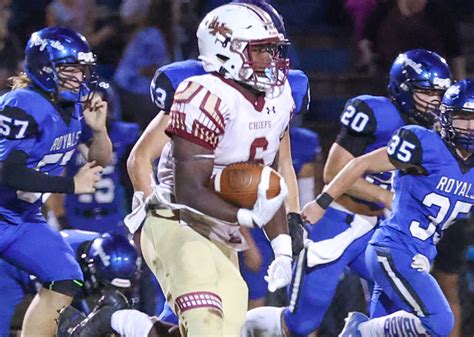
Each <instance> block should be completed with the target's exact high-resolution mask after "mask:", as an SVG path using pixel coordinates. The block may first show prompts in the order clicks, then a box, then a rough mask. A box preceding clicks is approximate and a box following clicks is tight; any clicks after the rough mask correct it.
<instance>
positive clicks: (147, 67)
mask: <svg viewBox="0 0 474 337" xmlns="http://www.w3.org/2000/svg"><path fill="white" fill-rule="evenodd" d="M146 12H147V13H148V14H147V17H146V20H144V21H142V24H141V25H140V26H139V27H138V28H137V30H136V33H135V34H134V35H133V37H132V39H131V40H130V41H129V43H128V45H127V47H126V49H125V52H124V54H123V56H122V59H121V61H120V63H119V65H118V67H117V70H116V72H115V75H114V79H115V81H116V83H117V85H118V87H119V90H120V94H121V99H122V110H123V118H124V120H125V121H129V122H135V123H138V124H139V125H140V126H141V128H142V129H144V128H145V127H146V125H148V123H149V122H150V121H151V120H152V119H153V117H154V116H155V115H156V113H157V110H156V107H155V105H154V104H153V103H152V101H151V99H150V91H149V90H150V81H151V79H152V78H153V75H154V73H155V70H156V69H158V67H160V66H161V65H163V64H166V63H168V62H170V60H171V59H172V58H173V48H174V39H173V34H172V26H173V20H172V2H171V1H170V0H151V1H150V6H149V8H148V9H147V10H146ZM137 107H139V109H137Z"/></svg>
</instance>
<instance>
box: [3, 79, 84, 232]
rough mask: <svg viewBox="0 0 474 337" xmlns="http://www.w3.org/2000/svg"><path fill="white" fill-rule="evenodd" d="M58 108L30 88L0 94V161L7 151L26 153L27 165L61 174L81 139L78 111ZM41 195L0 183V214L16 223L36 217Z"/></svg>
mask: <svg viewBox="0 0 474 337" xmlns="http://www.w3.org/2000/svg"><path fill="white" fill-rule="evenodd" d="M70 108H71V109H70V110H71V111H61V112H60V111H59V110H58V107H57V106H55V105H53V104H52V103H51V102H50V101H49V100H48V99H47V98H46V97H45V96H43V95H42V94H40V93H39V92H38V91H35V90H34V89H30V88H24V89H18V90H13V91H10V92H8V93H6V94H5V95H3V96H2V97H0V118H1V122H0V125H1V127H0V134H1V137H0V160H5V159H6V158H7V157H8V156H9V154H10V152H11V151H13V150H18V151H23V152H25V153H26V154H27V155H28V159H27V163H26V164H27V167H28V168H33V169H36V170H38V171H40V172H44V173H45V174H48V175H53V176H59V175H61V173H62V171H63V168H64V165H66V163H67V162H68V160H69V159H70V158H71V156H72V154H73V152H74V150H75V148H76V145H77V144H78V143H79V142H80V141H83V140H84V139H82V136H81V130H82V122H81V119H82V110H81V106H80V105H79V104H76V105H74V106H71V107H70ZM41 196H42V194H41V193H32V192H23V191H17V190H15V189H13V188H11V187H7V186H4V185H2V186H0V214H1V215H2V216H3V217H4V218H5V219H6V220H7V221H9V222H12V223H20V222H24V221H27V220H28V219H32V218H33V217H36V216H37V215H38V213H39V211H40V206H41V204H42V200H41V199H42V198H41Z"/></svg>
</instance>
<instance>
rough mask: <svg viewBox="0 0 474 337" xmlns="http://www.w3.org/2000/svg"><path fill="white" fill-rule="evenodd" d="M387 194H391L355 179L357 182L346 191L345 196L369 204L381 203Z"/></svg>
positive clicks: (365, 181)
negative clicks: (368, 202)
mask: <svg viewBox="0 0 474 337" xmlns="http://www.w3.org/2000/svg"><path fill="white" fill-rule="evenodd" d="M387 193H392V192H390V191H387V190H385V189H383V188H381V187H379V186H376V185H374V184H371V183H369V182H368V181H367V180H365V179H363V178H359V179H357V181H356V182H355V183H354V184H353V185H352V186H351V187H349V189H348V190H347V191H346V194H348V195H350V196H353V197H356V198H359V199H362V200H366V201H370V202H382V200H385V199H386V195H387Z"/></svg>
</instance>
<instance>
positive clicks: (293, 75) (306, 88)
mask: <svg viewBox="0 0 474 337" xmlns="http://www.w3.org/2000/svg"><path fill="white" fill-rule="evenodd" d="M288 82H289V84H290V87H291V95H292V96H293V101H294V102H295V106H296V108H295V111H294V113H293V114H294V115H304V114H306V113H307V112H308V110H309V104H310V101H311V93H310V85H309V79H308V76H306V74H305V73H304V72H303V71H301V70H290V72H289V74H288Z"/></svg>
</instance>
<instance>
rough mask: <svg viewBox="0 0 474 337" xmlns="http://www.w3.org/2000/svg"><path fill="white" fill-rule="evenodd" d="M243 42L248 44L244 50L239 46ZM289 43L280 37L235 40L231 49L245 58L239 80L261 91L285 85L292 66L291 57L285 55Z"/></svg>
mask: <svg viewBox="0 0 474 337" xmlns="http://www.w3.org/2000/svg"><path fill="white" fill-rule="evenodd" d="M242 44H246V47H245V49H244V50H243V51H241V50H239V48H238V47H240V48H241V45H242ZM287 45H288V43H286V42H284V41H282V40H281V39H279V38H275V39H267V40H251V41H248V42H244V41H239V40H233V41H232V43H231V46H230V50H231V51H232V52H235V53H239V54H240V55H241V57H242V59H243V60H244V61H243V64H242V67H241V69H240V71H239V73H238V75H239V79H238V81H240V82H243V83H245V84H247V85H249V86H251V87H252V88H254V89H256V90H258V91H261V92H266V91H268V90H270V89H273V88H275V87H281V86H283V85H284V84H285V81H286V79H287V77H288V70H289V66H290V62H289V59H288V58H286V55H284V49H285V47H286V46H287ZM235 47H237V48H235Z"/></svg>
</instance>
